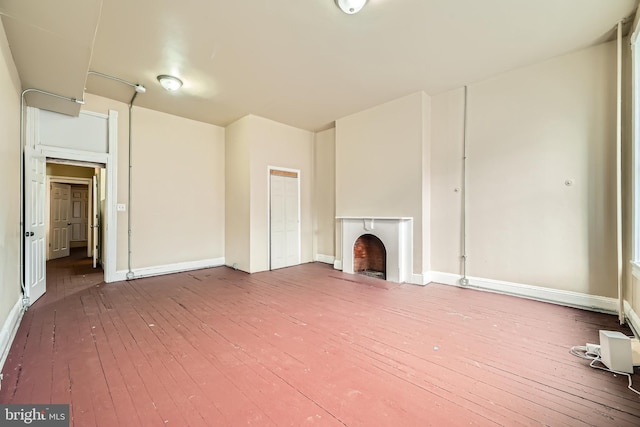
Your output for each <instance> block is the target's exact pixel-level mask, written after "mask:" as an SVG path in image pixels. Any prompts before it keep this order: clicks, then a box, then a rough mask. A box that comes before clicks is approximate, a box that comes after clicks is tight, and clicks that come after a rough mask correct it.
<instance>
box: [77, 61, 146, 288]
mask: <svg viewBox="0 0 640 427" xmlns="http://www.w3.org/2000/svg"><path fill="white" fill-rule="evenodd" d="M87 74H89V75H94V76H99V77H103V78H105V79H109V80H113V81H116V82H119V83H122V84H125V85H127V86H131V87H132V88H134V89H135V92H134V93H133V96H132V97H131V101H129V178H128V189H127V194H128V198H127V280H131V279H133V278H134V277H135V274H134V272H133V269H132V267H131V257H132V253H133V250H132V234H133V228H132V226H131V203H132V200H133V199H132V196H131V189H132V175H133V173H132V172H133V162H132V155H133V136H132V135H133V131H132V130H133V101H135V99H136V97H137V96H138V94H139V93H145V92H146V91H147V89H146V88H145V87H144V86H143V85H141V84H139V83H131V82H128V81H126V80H123V79H121V78H118V77H114V76H110V75H108V74H104V73H99V72H97V71H89V72H88V73H87Z"/></svg>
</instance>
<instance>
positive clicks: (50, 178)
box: [45, 164, 95, 260]
mask: <svg viewBox="0 0 640 427" xmlns="http://www.w3.org/2000/svg"><path fill="white" fill-rule="evenodd" d="M78 166H82V165H81V164H78ZM87 167H88V166H87ZM53 183H57V184H79V185H86V186H87V191H88V194H89V196H88V202H92V201H93V198H92V197H95V194H93V180H92V179H90V178H76V177H71V176H57V175H47V188H46V190H45V193H46V194H47V195H46V202H45V203H46V204H45V206H47V207H48V208H49V215H47V216H46V221H45V226H46V227H45V228H46V230H47V231H46V241H47V260H49V259H50V258H51V246H50V244H49V243H50V240H49V231H50V229H49V227H50V226H51V184H53ZM92 214H93V215H95V212H92ZM90 219H91V215H89V217H88V218H87V222H89V223H90V221H89V220H90ZM87 239H88V240H87V251H89V250H91V246H92V244H95V243H94V242H91V243H90V241H91V240H92V239H93V234H92V235H91V236H89V230H87ZM87 256H90V255H87Z"/></svg>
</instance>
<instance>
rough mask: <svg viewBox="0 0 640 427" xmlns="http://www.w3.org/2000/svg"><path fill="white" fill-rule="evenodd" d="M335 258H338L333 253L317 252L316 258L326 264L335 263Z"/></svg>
mask: <svg viewBox="0 0 640 427" xmlns="http://www.w3.org/2000/svg"><path fill="white" fill-rule="evenodd" d="M335 260H336V257H334V256H332V255H323V254H317V255H316V259H315V261H317V262H323V263H325V264H333V263H334V262H335Z"/></svg>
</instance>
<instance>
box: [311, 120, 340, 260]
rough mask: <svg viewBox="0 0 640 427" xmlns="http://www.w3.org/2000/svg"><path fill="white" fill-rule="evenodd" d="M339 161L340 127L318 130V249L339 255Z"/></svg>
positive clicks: (315, 206)
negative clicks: (336, 247)
mask: <svg viewBox="0 0 640 427" xmlns="http://www.w3.org/2000/svg"><path fill="white" fill-rule="evenodd" d="M335 165H336V130H335V128H331V129H327V130H325V131H322V132H318V133H316V135H315V143H314V175H315V177H314V186H313V188H314V189H313V192H314V195H315V197H314V203H313V205H314V209H313V211H314V226H313V233H314V246H315V249H314V251H315V255H322V256H324V257H335V245H336V243H335V240H336V239H335V227H336V166H335ZM326 261H328V260H326Z"/></svg>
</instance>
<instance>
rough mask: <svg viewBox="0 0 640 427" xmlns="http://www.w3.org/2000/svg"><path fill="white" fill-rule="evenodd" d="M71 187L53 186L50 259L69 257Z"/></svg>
mask: <svg viewBox="0 0 640 427" xmlns="http://www.w3.org/2000/svg"><path fill="white" fill-rule="evenodd" d="M70 196H71V186H70V185H69V184H58V183H53V184H51V220H50V221H51V227H50V228H51V230H50V236H49V241H50V243H51V251H50V257H49V259H57V258H62V257H66V256H69V241H70V240H71V239H70V236H69V230H70V228H71V218H70V215H69V214H70V212H69V211H70V206H71V199H70Z"/></svg>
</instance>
